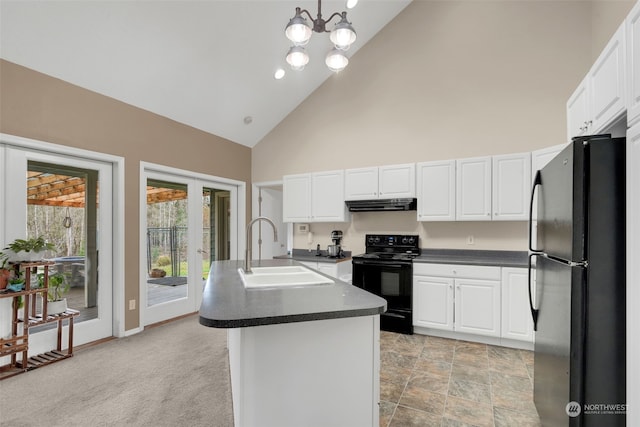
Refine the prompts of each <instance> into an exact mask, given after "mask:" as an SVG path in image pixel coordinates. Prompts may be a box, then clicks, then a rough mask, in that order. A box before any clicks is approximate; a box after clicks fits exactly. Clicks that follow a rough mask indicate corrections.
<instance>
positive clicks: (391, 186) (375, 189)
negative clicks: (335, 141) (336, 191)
mask: <svg viewBox="0 0 640 427" xmlns="http://www.w3.org/2000/svg"><path fill="white" fill-rule="evenodd" d="M413 197H416V165H415V164H414V163H409V164H400V165H387V166H380V167H368V168H357V169H347V170H345V200H373V199H401V198H413Z"/></svg>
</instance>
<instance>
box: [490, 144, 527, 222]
mask: <svg viewBox="0 0 640 427" xmlns="http://www.w3.org/2000/svg"><path fill="white" fill-rule="evenodd" d="M492 174H493V178H492V186H493V191H492V194H491V200H492V204H493V220H494V221H496V220H499V221H527V220H529V199H530V194H531V154H529V153H521V154H509V155H504V156H494V157H493V165H492Z"/></svg>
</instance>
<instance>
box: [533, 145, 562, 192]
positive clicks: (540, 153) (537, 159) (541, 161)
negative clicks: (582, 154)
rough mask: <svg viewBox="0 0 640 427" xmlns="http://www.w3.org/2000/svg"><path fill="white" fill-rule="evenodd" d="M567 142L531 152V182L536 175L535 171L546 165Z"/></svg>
mask: <svg viewBox="0 0 640 427" xmlns="http://www.w3.org/2000/svg"><path fill="white" fill-rule="evenodd" d="M566 146H567V144H559V145H554V146H552V147H547V148H542V149H540V150H536V151H533V152H532V153H531V182H532V183H533V180H534V178H535V177H536V172H538V171H539V170H541V169H542V168H543V167H545V166H546V165H547V163H549V162H550V161H551V159H553V158H554V157H555V156H557V155H558V153H559V152H561V151H562V149H563V148H564V147H566Z"/></svg>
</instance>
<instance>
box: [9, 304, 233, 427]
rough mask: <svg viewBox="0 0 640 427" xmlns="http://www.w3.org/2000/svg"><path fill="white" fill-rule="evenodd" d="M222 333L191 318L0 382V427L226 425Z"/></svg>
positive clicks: (226, 371) (228, 411)
mask: <svg viewBox="0 0 640 427" xmlns="http://www.w3.org/2000/svg"><path fill="white" fill-rule="evenodd" d="M226 338H227V335H226V330H224V329H214V328H207V327H204V326H202V325H200V324H199V323H198V316H197V315H193V316H188V317H186V318H183V319H180V320H176V321H172V322H169V323H166V324H164V325H161V326H156V327H153V328H148V329H146V330H145V331H144V332H141V333H139V334H136V335H133V336H130V337H127V338H122V339H117V340H113V341H109V342H106V343H102V344H98V345H95V346H91V347H88V348H85V349H81V350H78V351H75V352H74V357H73V358H70V359H66V360H63V361H60V362H58V363H54V364H52V365H49V366H46V367H43V368H40V369H35V370H33V371H29V372H26V373H23V374H20V375H17V376H15V377H11V378H8V379H5V380H2V381H0V425H1V426H11V427H17V426H211V427H218V426H219V427H229V426H233V411H232V403H231V386H230V379H229V362H228V357H227V348H226V343H227V342H226Z"/></svg>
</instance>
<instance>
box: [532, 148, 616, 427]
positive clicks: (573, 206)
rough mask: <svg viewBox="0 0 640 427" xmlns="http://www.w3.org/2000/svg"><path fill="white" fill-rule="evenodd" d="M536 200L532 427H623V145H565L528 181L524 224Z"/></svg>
mask: <svg viewBox="0 0 640 427" xmlns="http://www.w3.org/2000/svg"><path fill="white" fill-rule="evenodd" d="M536 197H537V216H536V218H532V219H533V220H534V221H536V222H537V233H536V241H535V242H532V238H531V237H532V234H533V233H532V231H531V230H532V229H533V221H530V231H529V240H530V244H529V246H530V247H529V250H530V255H529V303H530V307H531V314H532V316H533V321H534V330H535V346H534V349H535V354H534V403H535V405H536V409H537V410H538V414H539V415H540V420H541V422H542V425H543V426H598V427H601V426H608V427H611V426H624V425H625V422H626V366H625V364H626V309H625V304H626V297H625V293H626V290H625V287H626V279H625V266H626V261H625V255H626V250H625V245H626V237H625V218H626V216H625V205H626V204H625V198H626V194H625V139H624V138H611V137H610V136H609V135H594V136H589V137H580V138H574V139H573V141H572V142H571V143H570V144H569V145H567V147H565V148H564V149H563V150H562V151H561V152H560V153H559V154H558V155H557V156H556V157H555V158H554V159H553V160H551V161H550V162H549V163H548V164H547V165H546V166H545V167H544V168H543V169H542V170H541V171H539V172H538V173H537V174H536V177H535V180H534V185H533V191H532V194H531V205H532V208H531V209H530V215H531V214H532V213H533V201H534V199H535V198H536ZM533 279H535V285H532V283H533Z"/></svg>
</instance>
